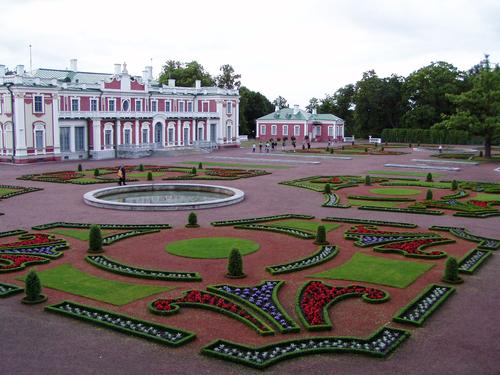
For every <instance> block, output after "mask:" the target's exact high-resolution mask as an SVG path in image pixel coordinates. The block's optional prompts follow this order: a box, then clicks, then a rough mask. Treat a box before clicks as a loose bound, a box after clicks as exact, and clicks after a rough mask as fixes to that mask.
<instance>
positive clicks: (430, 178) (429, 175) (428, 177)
mask: <svg viewBox="0 0 500 375" xmlns="http://www.w3.org/2000/svg"><path fill="white" fill-rule="evenodd" d="M425 181H427V182H432V173H431V172H429V173H427V177H426V178H425Z"/></svg>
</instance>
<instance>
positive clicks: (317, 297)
mask: <svg viewBox="0 0 500 375" xmlns="http://www.w3.org/2000/svg"><path fill="white" fill-rule="evenodd" d="M357 296H359V297H361V298H362V299H363V300H364V301H366V302H370V303H381V302H385V301H387V300H388V299H389V293H387V292H385V291H383V290H381V289H375V288H367V287H364V286H360V285H349V286H347V287H332V286H330V285H328V284H325V283H323V282H322V281H309V282H307V283H306V284H304V285H303V286H302V288H300V290H299V292H298V294H297V303H296V305H295V307H296V311H297V315H298V316H299V319H300V321H301V322H302V324H303V325H304V326H305V327H306V328H307V329H308V330H309V331H319V330H330V329H331V328H332V323H331V321H330V318H329V316H328V308H329V307H330V306H331V305H332V304H334V303H336V302H338V301H340V300H342V299H344V298H348V297H357Z"/></svg>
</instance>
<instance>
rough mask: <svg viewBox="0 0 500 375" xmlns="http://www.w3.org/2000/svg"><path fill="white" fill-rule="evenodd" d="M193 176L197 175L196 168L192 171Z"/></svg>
mask: <svg viewBox="0 0 500 375" xmlns="http://www.w3.org/2000/svg"><path fill="white" fill-rule="evenodd" d="M191 174H192V175H196V168H195V167H193V168H192V169H191Z"/></svg>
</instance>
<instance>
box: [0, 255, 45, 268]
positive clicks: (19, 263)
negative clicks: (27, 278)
mask: <svg viewBox="0 0 500 375" xmlns="http://www.w3.org/2000/svg"><path fill="white" fill-rule="evenodd" d="M45 262H48V259H46V258H42V257H38V256H33V255H11V254H0V272H2V271H14V270H16V269H22V268H24V267H25V266H26V265H27V264H28V263H45ZM3 263H7V264H3Z"/></svg>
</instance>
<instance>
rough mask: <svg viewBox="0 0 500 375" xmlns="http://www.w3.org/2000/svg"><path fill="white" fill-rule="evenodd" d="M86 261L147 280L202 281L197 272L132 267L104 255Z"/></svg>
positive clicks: (93, 256)
mask: <svg viewBox="0 0 500 375" xmlns="http://www.w3.org/2000/svg"><path fill="white" fill-rule="evenodd" d="M85 260H86V261H87V262H89V263H90V264H93V265H94V266H96V267H99V268H102V269H105V270H107V271H110V272H114V273H118V274H122V275H126V276H132V277H139V278H145V279H155V280H167V281H201V277H200V275H199V274H198V273H197V272H179V271H161V270H152V269H145V268H139V267H134V266H130V265H127V264H123V263H119V262H117V261H116V260H114V259H111V258H109V257H106V256H104V255H89V256H87V257H85Z"/></svg>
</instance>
